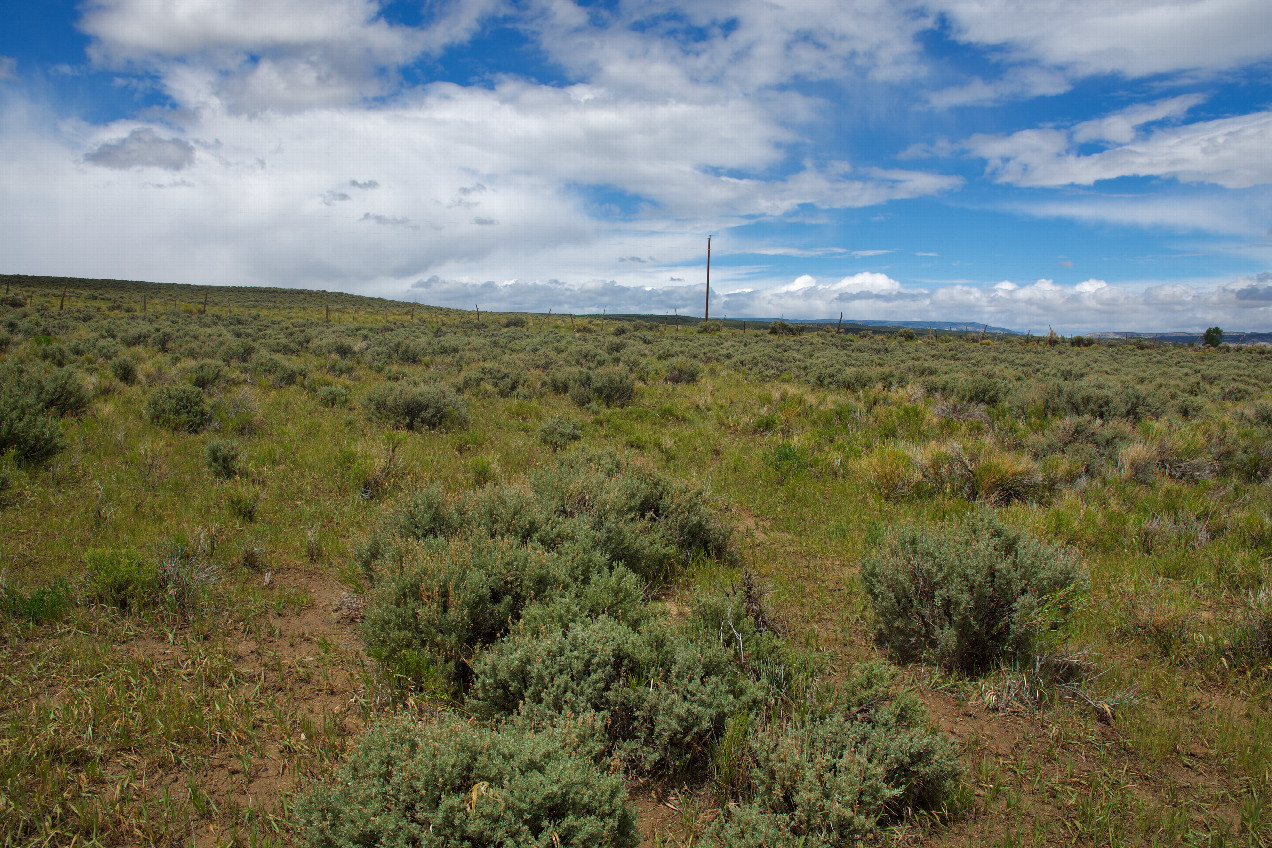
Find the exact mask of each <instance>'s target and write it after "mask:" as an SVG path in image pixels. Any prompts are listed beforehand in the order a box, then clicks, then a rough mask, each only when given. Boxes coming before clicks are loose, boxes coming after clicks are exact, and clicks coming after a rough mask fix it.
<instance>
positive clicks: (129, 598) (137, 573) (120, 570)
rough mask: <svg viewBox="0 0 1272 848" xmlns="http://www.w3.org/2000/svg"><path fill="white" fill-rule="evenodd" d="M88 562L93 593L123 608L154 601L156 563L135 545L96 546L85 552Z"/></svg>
mask: <svg viewBox="0 0 1272 848" xmlns="http://www.w3.org/2000/svg"><path fill="white" fill-rule="evenodd" d="M84 562H85V563H86V564H87V565H88V576H89V587H90V588H89V594H90V596H91V597H93V598H94V599H96V600H99V601H101V602H103V603H106V604H110V605H111V606H115V607H119V608H120V609H123V610H136V609H140V608H143V607H146V606H149V605H150V604H152V603H153V601H154V598H155V591H156V589H157V588H158V576H157V574H156V571H155V566H154V564H153V563H150V562H147V561H145V560H144V559H142V556H141V554H140V553H139V552H138V551H137V550H136V549H134V548H95V549H93V550H90V551H89V552H88V553H86V554H85V555H84Z"/></svg>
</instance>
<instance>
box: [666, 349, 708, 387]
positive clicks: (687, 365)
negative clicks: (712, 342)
mask: <svg viewBox="0 0 1272 848" xmlns="http://www.w3.org/2000/svg"><path fill="white" fill-rule="evenodd" d="M701 373H702V366H701V365H699V364H698V363H696V362H694V361H693V360H692V359H686V358H685V357H683V356H681V357H677V358H676V359H674V360H672V363H671V365H670V366H668V367H667V382H668V383H672V384H675V385H680V384H682V383H696V382H698V376H699V375H700V374H701Z"/></svg>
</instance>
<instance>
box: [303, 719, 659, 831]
mask: <svg viewBox="0 0 1272 848" xmlns="http://www.w3.org/2000/svg"><path fill="white" fill-rule="evenodd" d="M593 753H594V751H593V750H592V748H591V746H590V745H588V744H587V738H586V731H585V730H584V731H583V732H574V733H571V732H570V731H569V730H559V729H552V730H546V731H543V732H537V733H536V732H533V731H531V730H529V729H527V728H526V727H524V726H517V725H510V726H505V727H502V728H500V729H499V730H498V731H496V730H491V729H489V728H486V727H482V726H480V725H478V726H474V725H471V724H466V723H464V722H462V721H460V720H458V719H457V718H453V717H447V718H443V719H442V720H440V721H439V722H438V723H437V724H435V725H431V726H420V725H416V724H413V723H411V722H409V721H402V720H398V721H392V722H386V723H384V724H380V725H377V726H376V727H373V728H372V729H371V730H369V731H367V733H366V734H365V735H364V736H363V737H362V739H361V741H360V742H359V744H358V748H357V751H356V752H355V753H354V755H353V757H352V758H351V759H350V760H349V762H348V763H347V764H346V765H345V766H344V767H343V768H342V769H341V770H340V774H339V777H338V781H337V783H336V785H335V786H334V787H329V786H318V787H316V788H314V789H313V790H311V791H310V792H308V793H306V794H305V795H303V796H301V798H300V800H299V802H298V804H297V810H296V817H297V821H298V822H299V825H300V828H301V831H302V832H303V834H304V837H305V839H306V841H307V842H308V843H309V845H310V846H311V848H344V847H345V846H350V848H352V846H363V845H390V844H392V845H437V846H447V845H465V846H472V848H485V846H491V848H494V846H498V848H521V846H525V848H541V846H546V845H552V846H557V845H560V846H566V847H567V848H594V846H611V848H634V846H636V845H637V844H639V842H640V834H639V833H638V832H637V830H636V814H635V812H634V811H633V810H632V809H631V808H630V807H628V806H627V803H626V802H627V792H626V788H625V787H624V785H623V778H622V775H620V774H614V773H612V772H609V771H607V770H606V769H603V768H601V767H599V766H598V765H597V762H596V760H595V758H594V756H593Z"/></svg>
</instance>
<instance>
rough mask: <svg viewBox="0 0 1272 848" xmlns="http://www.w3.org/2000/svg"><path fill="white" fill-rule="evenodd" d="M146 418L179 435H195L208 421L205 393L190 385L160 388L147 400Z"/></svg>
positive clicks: (183, 384) (181, 384)
mask: <svg viewBox="0 0 1272 848" xmlns="http://www.w3.org/2000/svg"><path fill="white" fill-rule="evenodd" d="M146 418H147V419H148V420H149V421H150V422H151V423H152V424H156V425H158V426H160V427H166V428H167V429H169V430H172V431H174V432H178V433H195V432H198V431H199V430H201V429H202V428H203V425H204V424H206V423H207V421H208V408H207V405H206V404H205V403H204V402H203V392H202V390H200V389H199V388H198V387H196V386H193V385H191V384H189V383H180V384H177V385H173V386H159V387H158V388H157V389H155V390H154V391H153V392H151V393H150V397H149V398H147V400H146Z"/></svg>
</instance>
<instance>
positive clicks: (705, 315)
mask: <svg viewBox="0 0 1272 848" xmlns="http://www.w3.org/2000/svg"><path fill="white" fill-rule="evenodd" d="M710 319H711V236H707V296H706V298H705V299H704V301H703V305H702V323H704V324H705V323H707V321H709V320H710Z"/></svg>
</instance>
